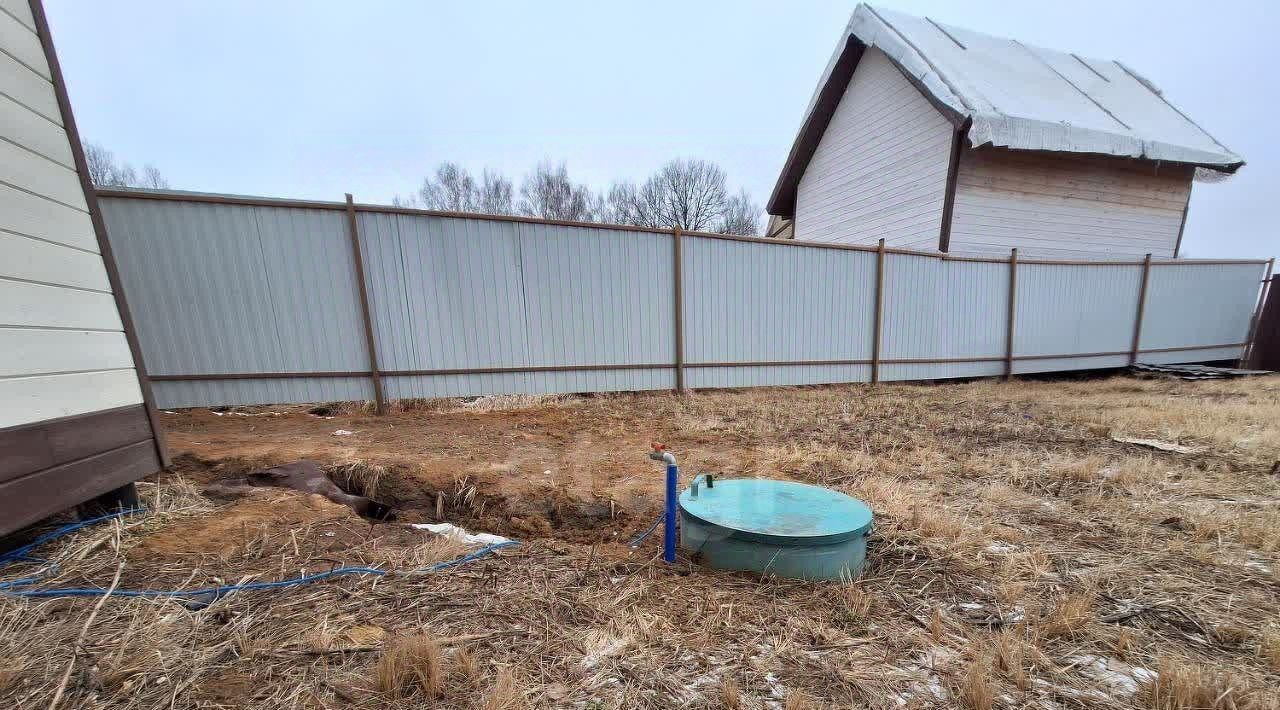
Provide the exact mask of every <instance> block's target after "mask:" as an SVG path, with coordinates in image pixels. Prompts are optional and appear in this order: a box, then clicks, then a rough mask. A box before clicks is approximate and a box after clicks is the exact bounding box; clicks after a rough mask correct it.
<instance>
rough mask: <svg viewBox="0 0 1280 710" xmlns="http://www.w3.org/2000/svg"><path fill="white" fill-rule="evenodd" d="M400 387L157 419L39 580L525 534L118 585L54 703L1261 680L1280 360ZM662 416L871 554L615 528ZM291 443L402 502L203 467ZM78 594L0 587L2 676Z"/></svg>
mask: <svg viewBox="0 0 1280 710" xmlns="http://www.w3.org/2000/svg"><path fill="white" fill-rule="evenodd" d="M407 405H408V406H407V408H404V409H401V410H400V411H397V412H395V413H394V414H391V415H388V416H386V417H374V416H370V415H368V414H366V413H363V412H362V411H359V409H358V408H355V407H350V406H346V405H325V406H324V408H323V409H320V410H316V411H319V412H320V414H313V413H311V412H309V411H308V410H310V409H312V408H311V407H279V406H272V407H251V408H238V409H231V410H227V411H223V412H216V413H215V412H210V411H207V410H193V411H187V412H179V413H175V414H165V415H162V416H164V417H165V421H166V422H167V423H168V425H169V440H170V445H171V446H172V448H173V449H174V450H175V451H177V452H181V453H182V455H181V456H180V458H179V463H178V466H177V471H176V472H174V473H172V474H168V475H166V476H165V477H162V478H161V479H160V481H159V482H158V483H152V484H150V485H148V486H144V488H143V491H144V496H146V497H147V498H148V500H149V501H152V500H154V501H155V502H156V503H157V505H156V506H155V507H156V509H157V512H156V513H153V514H151V515H148V516H146V517H139V518H132V519H130V520H128V521H126V522H124V523H121V524H119V525H116V526H106V527H100V528H94V529H90V530H86V531H84V532H81V533H79V534H77V535H75V536H73V537H72V538H70V539H68V540H66V541H62V542H59V543H57V544H55V545H53V546H51V549H50V550H48V551H47V552H48V554H50V555H51V556H52V557H51V558H52V559H54V560H56V561H57V562H58V563H59V565H60V567H59V569H58V571H57V572H56V574H55V575H54V576H53V577H51V578H50V579H48V580H47V581H46V584H47V586H69V585H73V584H74V585H85V584H97V585H102V586H105V585H107V584H108V583H109V582H110V580H111V578H112V576H113V573H114V571H115V569H116V567H117V565H118V564H120V563H121V562H123V563H124V565H125V567H124V572H123V574H122V584H121V586H122V587H125V586H126V585H128V586H131V587H135V588H138V587H156V586H159V585H167V586H168V587H169V588H176V587H182V586H184V585H185V586H186V587H188V588H189V587H194V586H202V585H206V584H211V583H215V582H218V581H233V582H234V581H238V580H240V579H246V578H247V579H254V580H268V579H284V578H288V577H291V576H297V575H298V574H301V573H314V572H317V571H323V570H325V569H330V568H332V567H335V566H339V565H343V564H349V565H372V566H377V567H379V568H381V569H388V570H393V571H396V572H408V571H411V570H415V569H422V568H423V567H425V566H426V565H429V564H431V563H433V562H436V561H440V560H444V559H450V558H452V557H455V556H456V555H458V554H460V553H461V552H463V551H465V550H464V549H463V548H460V547H459V546H458V545H457V544H456V543H454V542H451V541H444V540H440V539H437V538H434V537H433V536H431V535H429V534H427V533H424V532H421V531H417V530H411V529H409V528H408V527H407V526H406V525H404V523H406V522H437V521H439V520H445V521H448V522H452V523H454V524H457V525H460V526H463V527H466V528H468V529H471V530H476V531H487V532H495V533H500V534H508V535H512V536H514V537H517V538H519V539H521V540H523V541H524V544H522V545H521V546H520V547H517V548H510V549H506V550H503V551H501V553H500V554H499V555H497V556H495V557H491V558H488V559H486V560H484V561H481V562H477V563H473V564H472V565H469V566H466V567H461V568H457V569H454V570H452V571H450V572H449V573H447V574H433V575H412V574H393V575H389V576H386V577H382V578H378V579H376V580H375V579H373V578H350V577H348V578H341V579H338V580H335V581H331V582H325V583H322V584H317V585H312V586H308V587H305V588H297V589H292V590H289V591H281V592H252V593H241V594H236V595H232V596H230V597H226V598H224V599H221V600H218V601H216V602H214V603H213V604H210V605H208V606H207V607H203V608H199V609H188V608H186V607H183V606H182V605H180V604H177V603H176V602H173V601H151V600H132V601H131V600H109V601H108V603H107V604H106V605H105V606H104V607H103V609H102V611H101V612H100V614H99V616H98V618H97V620H96V621H95V625H94V628H95V633H94V634H92V635H91V640H90V642H89V643H88V644H87V646H86V647H85V648H84V649H83V651H82V652H81V653H80V654H79V655H78V656H77V658H76V660H75V668H76V673H75V674H74V675H73V680H72V682H71V683H70V684H69V686H68V694H67V699H66V701H64V702H66V706H67V707H72V706H76V707H79V706H85V707H126V706H130V705H131V704H132V706H135V707H154V706H163V707H170V706H172V707H186V708H197V707H237V706H248V705H251V706H255V707H280V708H283V707H306V708H311V707H314V708H323V707H343V706H353V707H369V708H373V707H384V706H386V705H387V704H389V703H399V704H402V705H404V706H406V707H440V708H445V707H448V708H454V707H473V708H489V707H495V708H496V707H539V708H540V707H573V708H634V707H642V708H670V707H685V706H688V707H699V708H716V707H742V708H783V707H786V708H802V707H873V708H898V707H939V708H940V707H957V706H963V707H975V708H980V707H1004V708H1011V707H1042V708H1074V707H1114V708H1122V707H1160V708H1166V707H1167V708H1193V707H1194V708H1199V707H1210V708H1219V707H1220V708H1274V707H1280V697H1277V695H1276V690H1275V688H1277V687H1280V662H1278V661H1277V659H1280V651H1277V649H1280V617H1277V615H1276V609H1277V608H1280V575H1278V573H1277V570H1278V569H1280V479H1277V477H1276V476H1275V475H1273V474H1272V473H1270V471H1271V469H1272V466H1273V465H1274V464H1275V462H1276V460H1277V459H1280V379H1277V378H1264V379H1250V380H1241V381H1234V382H1199V383H1187V382H1180V381H1165V380H1134V379H1128V378H1113V379H1094V380H1082V381H1075V382H1015V383H1011V384H999V383H992V382H977V383H969V384H948V385H939V386H905V385H904V386H879V387H865V386H849V387H823V388H795V389H772V390H753V391H743V392H716V393H706V394H695V395H689V396H686V397H674V396H671V395H667V394H647V395H612V396H597V397H579V398H574V397H557V398H547V399H539V398H528V397H513V398H486V399H482V400H477V401H470V402H457V401H441V402H413V403H407ZM339 429H343V430H347V431H351V432H353V433H352V434H350V435H344V436H334V435H333V432H334V431H336V430H339ZM1113 435H1115V436H1120V437H1126V438H1137V439H1158V440H1160V441H1167V442H1171V443H1177V444H1181V445H1185V446H1188V447H1190V448H1191V449H1193V450H1195V451H1196V453H1193V454H1178V453H1170V452H1163V451H1157V450H1152V449H1150V448H1147V447H1143V446H1138V445H1133V444H1126V443H1123V442H1117V441H1115V440H1113V439H1112V436H1113ZM653 440H658V441H663V442H664V443H667V444H668V445H669V446H671V448H672V449H673V450H674V451H675V452H676V453H677V454H678V455H679V456H680V457H681V459H682V463H683V464H684V467H683V471H684V475H685V477H686V480H687V479H688V478H690V477H692V476H693V475H694V474H696V473H699V472H703V471H714V472H716V473H719V474H721V475H728V476H773V477H787V478H793V479H797V480H803V481H808V482H813V483H819V484H822V485H826V486H830V487H833V488H837V489H839V490H842V491H845V492H848V493H850V494H852V495H855V496H858V497H860V498H862V499H864V500H866V501H867V502H868V503H869V504H870V505H871V506H872V508H873V510H874V511H875V513H876V516H877V518H876V533H875V534H874V536H873V538H872V539H871V545H870V558H869V559H870V564H869V568H868V570H867V571H866V574H865V575H864V578H863V579H862V580H858V581H856V582H853V583H850V584H811V583H804V582H790V581H778V580H761V579H758V578H755V577H754V576H752V575H745V574H727V573H719V572H712V571H708V570H705V569H701V568H699V567H697V566H695V565H692V564H690V563H689V562H688V561H682V562H681V563H679V564H677V565H675V566H672V567H668V566H665V565H662V564H661V563H660V562H655V560H654V555H655V553H656V541H655V540H653V539H650V540H648V541H646V543H645V545H643V546H642V547H641V548H640V549H639V550H638V551H635V552H632V551H631V550H630V549H629V548H627V547H626V546H625V545H624V544H622V543H623V542H625V541H626V540H628V539H630V537H631V536H632V535H634V534H635V533H636V532H638V531H639V530H642V529H644V528H645V527H647V526H648V524H649V523H650V522H652V520H653V519H654V517H655V516H656V514H657V512H658V510H659V508H660V505H661V502H660V501H661V474H660V471H659V470H658V468H657V467H656V466H655V465H654V464H653V463H652V462H651V461H649V460H648V459H647V458H646V452H647V449H648V443H649V442H650V441H653ZM300 458H309V459H314V460H316V461H318V462H320V463H321V464H322V465H324V466H325V467H326V468H327V470H328V471H329V474H330V477H331V478H332V479H333V480H334V482H335V483H337V484H338V485H340V486H342V487H344V488H345V489H346V490H348V491H350V492H352V493H357V494H364V495H370V496H373V497H375V498H376V499H378V500H382V501H385V502H388V503H391V504H392V505H394V506H395V507H396V508H397V513H398V515H399V517H398V518H397V520H396V521H395V522H393V523H379V522H374V521H369V520H365V519H363V518H361V517H359V516H358V515H356V514H355V513H353V512H352V511H351V510H350V509H348V508H346V507H344V506H338V505H335V504H333V503H331V502H329V501H328V500H326V499H324V498H321V497H318V496H310V497H308V496H305V495H303V494H300V493H296V492H291V491H282V490H272V489H253V490H251V491H249V492H247V493H246V492H243V491H240V492H233V493H230V494H229V493H227V491H226V489H225V487H224V486H223V485H222V484H225V483H227V482H228V481H231V480H234V479H236V478H240V477H243V476H244V475H245V474H246V473H248V472H250V471H252V470H255V469H257V468H263V467H266V466H270V465H275V464H280V463H286V462H289V461H293V460H297V459H300ZM17 574H19V570H13V571H12V573H11V574H10V573H9V571H8V570H6V574H5V575H4V576H3V579H10V578H11V577H13V576H15V575H17ZM92 603H93V600H92V599H88V600H66V599H51V600H16V599H10V598H5V599H0V660H4V661H5V664H4V667H6V668H9V669H12V670H11V671H10V672H9V673H7V674H5V675H0V702H3V703H4V704H5V705H7V706H17V707H25V706H33V707H43V706H45V705H47V703H48V699H49V697H50V696H51V694H52V692H53V689H54V688H53V685H54V683H53V682H52V681H51V680H50V679H56V678H58V677H59V676H60V675H61V673H62V672H63V669H65V668H66V665H67V663H69V662H71V660H72V656H71V652H70V648H71V645H72V641H73V640H74V638H75V636H76V635H77V634H78V633H79V631H80V628H81V627H82V626H83V623H84V620H85V618H86V617H87V615H88V613H89V609H90V608H91V606H92Z"/></svg>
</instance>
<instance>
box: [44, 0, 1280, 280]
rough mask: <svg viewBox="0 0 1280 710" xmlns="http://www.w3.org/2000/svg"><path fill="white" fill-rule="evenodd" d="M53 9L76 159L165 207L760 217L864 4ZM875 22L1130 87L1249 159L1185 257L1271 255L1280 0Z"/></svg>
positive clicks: (1211, 189) (1210, 191)
mask: <svg viewBox="0 0 1280 710" xmlns="http://www.w3.org/2000/svg"><path fill="white" fill-rule="evenodd" d="M45 4H46V9H47V11H48V14H49V17H50V24H51V26H52V29H53V34H54V39H55V41H56V44H57V49H58V55H59V57H60V58H61V61H62V65H63V71H64V73H65V74H66V78H67V84H68V87H69V91H70V94H71V101H72V105H73V107H74V110H75V113H76V118H77V120H78V121H79V124H80V132H81V134H82V135H83V136H84V138H85V140H89V141H95V142H98V143H101V144H103V145H105V146H107V147H108V148H110V149H112V150H114V151H115V152H116V153H117V155H119V156H120V157H122V158H125V159H127V160H129V161H131V162H135V163H144V162H151V163H154V164H155V165H156V166H158V167H159V168H160V169H161V171H162V172H163V173H164V174H165V176H166V177H168V178H169V180H170V182H171V183H172V184H173V186H174V187H175V188H182V189H191V190H207V191H215V192H234V193H242V194H257V195H270V196H277V197H301V198H316V199H338V200H340V199H342V195H343V193H345V192H352V193H354V194H355V196H356V199H357V200H359V201H362V202H386V201H389V200H390V199H391V197H392V196H393V195H395V194H407V193H409V192H411V191H412V190H413V189H414V188H415V187H416V186H417V185H418V184H419V183H420V182H421V178H422V176H423V175H425V174H427V173H428V172H430V171H431V170H432V169H433V168H434V166H435V165H436V164H437V163H439V162H440V161H442V160H454V161H457V162H460V163H462V164H463V165H465V166H466V167H468V168H470V169H472V170H474V171H476V172H479V171H480V170H481V169H483V168H486V167H488V168H494V169H497V170H500V171H502V172H504V173H506V174H507V175H509V176H511V177H512V178H514V179H515V180H516V182H517V185H518V183H519V179H520V176H521V175H523V174H524V173H525V172H526V171H527V170H528V169H529V168H530V167H531V166H532V165H534V164H535V163H536V162H537V161H538V160H540V159H543V158H551V159H554V160H561V159H563V160H565V161H567V163H568V167H569V172H570V174H571V176H572V177H574V179H576V180H578V181H582V182H586V183H588V184H590V185H592V186H593V187H597V188H599V187H604V186H607V185H608V184H609V183H610V182H611V181H612V180H614V179H618V178H626V179H633V180H638V179H643V178H644V177H645V176H646V175H648V174H649V173H650V172H651V171H653V170H654V169H655V168H656V167H658V166H659V165H660V164H662V163H663V162H665V161H666V160H668V159H670V158H673V157H677V156H683V157H696V158H705V159H708V160H712V161H715V162H717V163H719V164H720V165H722V166H723V167H724V168H725V170H726V171H728V174H729V180H730V183H731V184H732V186H734V187H736V186H738V185H741V186H744V187H746V188H747V190H748V191H749V192H750V193H751V194H752V195H753V196H754V197H755V198H756V200H757V201H759V202H760V203H761V204H763V203H764V201H765V200H766V198H767V197H768V194H769V192H770V191H771V190H772V188H773V183H774V180H775V179H776V177H777V173H778V170H779V169H780V168H781V166H782V162H783V160H784V158H785V157H786V154H787V151H788V150H789V148H790V146H791V142H792V139H793V138H794V137H795V132H796V130H797V128H798V126H799V122H800V119H801V113H802V111H803V110H804V107H805V105H806V104H807V102H808V100H809V96H810V94H811V93H812V92H813V89H814V86H815V84H816V82H817V80H818V77H819V75H820V74H821V72H822V69H823V67H824V66H825V65H826V62H827V60H828V58H829V57H830V55H831V52H832V50H833V48H834V46H835V43H836V41H837V39H838V37H839V36H840V34H841V32H842V30H843V28H844V25H845V23H846V21H847V20H848V17H849V14H850V13H851V12H852V11H853V8H854V6H855V3H854V2H827V1H821V2H820V1H816V0H815V1H813V2H794V3H793V2H779V1H778V0H763V1H760V2H719V3H712V2H688V1H687V0H686V1H684V2H674V1H673V2H666V1H649V2H626V3H623V2H610V3H606V2H585V1H584V2H572V3H570V2H553V1H551V0H544V1H542V2H466V3H446V2H430V3H427V2H409V1H407V0H406V1H405V2H374V1H371V2H368V3H363V4H362V3H333V4H331V5H328V7H329V8H330V9H325V8H326V3H321V2H284V1H273V2H259V1H255V2H241V1H237V0H223V1H222V2H217V3H196V2H172V1H171V0H165V1H154V2H141V1H135V2H131V1H126V0H121V1H120V2H85V1H84V0H45ZM878 4H881V5H884V6H886V7H892V8H895V9H898V10H902V11H904V12H909V13H914V14H918V15H927V16H929V17H931V18H933V19H935V20H938V21H940V22H945V23H951V24H956V25H960V26H963V27H968V28H971V29H975V30H979V31H983V32H987V33H990V34H995V35H1001V36H1008V37H1014V38H1017V39H1020V40H1023V41H1025V42H1030V43H1034V44H1038V45H1042V46H1046V47H1051V48H1056V49H1063V50H1068V51H1075V52H1077V53H1081V54H1085V55H1089V56H1093V57H1099V58H1106V59H1120V60H1121V61H1123V62H1125V63H1126V64H1128V65H1130V66H1132V67H1134V68H1135V69H1137V70H1138V71H1139V72H1141V73H1142V74H1144V75H1146V76H1147V77H1148V78H1150V79H1151V80H1153V81H1154V82H1155V83H1156V85H1157V86H1159V87H1160V88H1161V89H1163V90H1164V92H1165V95H1166V97H1168V98H1169V99H1170V100H1171V101H1172V102H1173V103H1174V104H1175V105H1176V106H1178V107H1179V108H1181V109H1182V110H1183V111H1185V112H1186V113H1187V114H1189V115H1190V116H1191V117H1192V118H1193V119H1195V120H1196V121H1197V122H1198V123H1199V124H1200V125H1201V126H1203V127H1204V128H1205V129H1206V130H1208V131H1209V132H1210V133H1211V134H1213V135H1214V136H1215V137H1216V138H1218V140H1220V141H1221V142H1222V143H1224V144H1226V145H1227V146H1228V147H1229V148H1231V149H1232V150H1233V151H1235V152H1236V153H1238V154H1240V155H1243V156H1244V158H1245V160H1246V161H1247V162H1248V165H1246V166H1245V167H1244V168H1243V169H1242V170H1241V171H1240V172H1239V174H1237V175H1236V176H1235V177H1233V178H1231V179H1230V180H1227V181H1225V182H1222V183H1218V184H1206V183H1197V184H1196V186H1195V188H1194V190H1193V196H1192V200H1191V212H1190V216H1189V219H1188V223H1187V231H1186V238H1185V241H1184V251H1185V253H1186V255H1187V256H1192V257H1226V256H1240V257H1244V256H1248V257H1268V256H1273V255H1276V254H1277V253H1280V230H1277V227H1276V218H1275V217H1274V214H1275V211H1276V209H1277V207H1278V206H1280V205H1278V204H1277V203H1280V129H1278V128H1277V124H1276V115H1277V113H1280V112H1278V111H1277V109H1278V108H1280V105H1278V104H1280V100H1278V99H1277V96H1276V93H1277V88H1280V87H1277V85H1276V82H1275V79H1274V76H1275V74H1274V68H1275V67H1276V66H1277V65H1280V42H1277V41H1276V39H1275V38H1276V36H1277V34H1280V3H1273V2H1254V3H1242V2H1229V1H1228V2H1216V3H1211V4H1206V3H1204V2H1191V1H1186V2H1161V3H1150V4H1146V3H1136V2H1126V1H1119V2H1117V1H1116V0H1109V1H1107V2H1071V3H1052V4H1049V3H1009V2H991V1H987V0H969V1H968V2H964V3H956V2H947V1H946V0H884V1H883V2H881V3H878ZM353 9H355V10H356V12H357V14H352V12H351V11H352V10H353Z"/></svg>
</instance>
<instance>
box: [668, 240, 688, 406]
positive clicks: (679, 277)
mask: <svg viewBox="0 0 1280 710" xmlns="http://www.w3.org/2000/svg"><path fill="white" fill-rule="evenodd" d="M671 238H672V244H673V246H672V252H671V256H672V264H671V279H672V281H673V282H674V293H673V300H674V302H675V336H676V362H675V366H676V392H678V393H681V394H683V393H684V391H685V388H684V255H683V251H682V249H681V238H680V228H679V227H676V228H675V229H673V230H671Z"/></svg>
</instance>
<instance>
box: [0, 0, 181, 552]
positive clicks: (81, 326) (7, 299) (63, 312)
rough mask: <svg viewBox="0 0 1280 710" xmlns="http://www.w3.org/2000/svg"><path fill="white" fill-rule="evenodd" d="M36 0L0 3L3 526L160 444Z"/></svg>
mask: <svg viewBox="0 0 1280 710" xmlns="http://www.w3.org/2000/svg"><path fill="white" fill-rule="evenodd" d="M149 403H150V398H149V388H148V387H147V384H146V379H145V373H144V371H143V369H142V367H141V361H140V359H139V356H138V350H137V345H136V339H135V338H134V337H133V332H132V324H131V322H130V319H129V310H128V308H127V306H126V304H125V302H124V297H123V294H122V293H121V291H120V283H119V278H118V277H117V276H116V274H115V265H114V262H113V259H112V256H111V251H110V247H109V246H108V244H107V241H106V238H105V234H104V229H103V225H102V218H101V215H100V214H99V213H98V208H97V201H96V198H95V196H94V192H93V188H92V186H91V185H90V182H89V179H88V177H87V171H86V166H85V161H84V154H83V151H82V150H81V146H80V139H79V137H78V136H77V134H76V127H75V121H74V119H73V118H72V115H71V108H70V105H69V104H68V101H67V93H66V87H65V86H64V84H63V82H62V76H61V72H60V71H59V68H58V63H57V57H56V56H55V54H54V51H53V45H52V43H51V40H50V37H49V27H48V24H47V23H46V21H45V17H44V12H43V9H42V8H41V6H40V2H39V0H31V2H30V4H28V1H27V0H0V534H5V533H8V532H11V531H13V530H16V529H18V528H20V527H22V526H24V525H27V524H29V523H32V522H35V521H37V520H39V519H41V518H43V517H45V516H47V515H49V514H51V513H55V512H57V511H59V510H62V509H64V508H68V507H71V506H74V505H77V504H79V503H83V502H85V501H88V500H90V499H92V498H98V497H101V496H104V495H106V496H108V497H109V498H112V497H114V498H115V499H118V500H124V499H126V498H127V497H128V494H127V493H126V491H130V490H131V485H132V483H133V482H134V481H136V480H137V479H139V478H142V477H143V476H147V475H149V474H151V473H154V472H155V471H157V470H159V469H160V467H161V465H162V464H163V459H164V449H163V444H162V443H161V441H160V437H159V436H158V435H157V431H158V428H157V427H155V426H154V423H155V417H154V409H152V408H151V407H150V406H149Z"/></svg>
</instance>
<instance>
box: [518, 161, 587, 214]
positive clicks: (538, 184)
mask: <svg viewBox="0 0 1280 710" xmlns="http://www.w3.org/2000/svg"><path fill="white" fill-rule="evenodd" d="M520 197H521V199H520V213H521V214H524V215H528V216H530V217H542V218H543V219H563V220H569V221H573V222H587V221H591V219H592V218H593V216H594V215H593V214H592V205H593V203H594V201H595V200H594V198H593V196H592V194H591V189H590V188H588V187H587V186H586V185H574V184H573V182H572V181H570V180H569V171H568V169H567V168H566V167H565V164H564V163H563V162H562V163H560V164H559V165H553V164H552V163H551V162H550V161H543V162H541V163H538V166H537V167H536V168H534V170H533V172H532V173H530V174H528V175H526V176H525V178H524V182H522V183H521V184H520Z"/></svg>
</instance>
